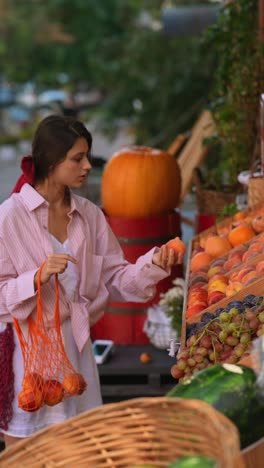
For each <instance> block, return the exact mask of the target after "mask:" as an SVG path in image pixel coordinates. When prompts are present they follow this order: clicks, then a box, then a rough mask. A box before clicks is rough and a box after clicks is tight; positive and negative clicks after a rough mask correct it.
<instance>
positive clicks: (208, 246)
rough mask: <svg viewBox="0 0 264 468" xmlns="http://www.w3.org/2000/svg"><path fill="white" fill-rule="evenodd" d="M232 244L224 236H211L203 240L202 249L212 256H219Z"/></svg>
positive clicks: (227, 250)
mask: <svg viewBox="0 0 264 468" xmlns="http://www.w3.org/2000/svg"><path fill="white" fill-rule="evenodd" d="M231 248H232V245H231V244H230V242H229V241H228V240H227V239H226V238H225V237H220V236H211V237H208V239H207V240H206V242H205V247H204V250H205V252H206V253H208V254H209V255H211V256H212V257H221V256H222V255H225V254H226V253H227V252H229V250H231Z"/></svg>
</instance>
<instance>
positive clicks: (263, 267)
mask: <svg viewBox="0 0 264 468" xmlns="http://www.w3.org/2000/svg"><path fill="white" fill-rule="evenodd" d="M256 271H257V272H262V271H264V260H261V261H260V262H259V263H258V264H257V265H256Z"/></svg>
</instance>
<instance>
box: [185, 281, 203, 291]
mask: <svg viewBox="0 0 264 468" xmlns="http://www.w3.org/2000/svg"><path fill="white" fill-rule="evenodd" d="M206 285H207V281H206V280H205V279H204V280H203V281H198V282H197V283H192V282H190V285H189V291H190V290H192V291H195V289H196V288H199V289H201V288H204V287H205V286H206Z"/></svg>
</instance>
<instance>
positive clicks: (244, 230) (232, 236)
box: [228, 223, 255, 247]
mask: <svg viewBox="0 0 264 468" xmlns="http://www.w3.org/2000/svg"><path fill="white" fill-rule="evenodd" d="M254 236H255V231H254V230H253V229H252V227H251V226H249V224H246V223H242V224H240V225H239V226H237V227H235V228H233V229H231V231H230V232H229V234H228V240H229V242H230V244H231V245H232V246H233V247H235V246H237V245H239V244H244V243H245V242H248V241H249V240H250V239H252V237H254Z"/></svg>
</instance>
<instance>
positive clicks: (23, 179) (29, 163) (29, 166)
mask: <svg viewBox="0 0 264 468" xmlns="http://www.w3.org/2000/svg"><path fill="white" fill-rule="evenodd" d="M20 167H21V170H22V174H21V176H20V177H19V179H18V180H17V181H16V184H15V186H14V188H13V190H12V192H11V194H12V193H17V192H20V190H21V188H22V187H23V185H24V184H26V183H28V184H30V185H33V183H34V177H35V168H34V164H33V158H32V156H31V155H29V156H24V157H23V158H22V160H21V164H20Z"/></svg>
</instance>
